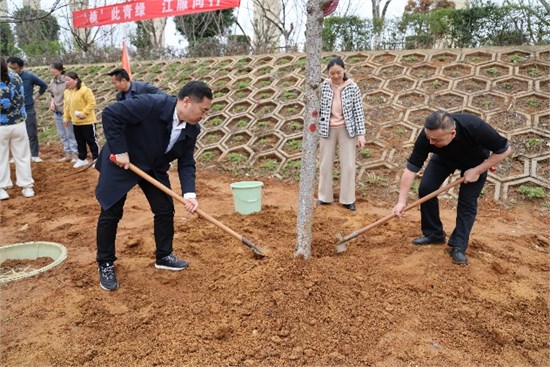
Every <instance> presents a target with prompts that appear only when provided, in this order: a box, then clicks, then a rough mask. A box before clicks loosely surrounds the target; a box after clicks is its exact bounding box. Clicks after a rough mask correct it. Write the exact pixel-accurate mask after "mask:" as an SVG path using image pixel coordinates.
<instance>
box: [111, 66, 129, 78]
mask: <svg viewBox="0 0 550 367" xmlns="http://www.w3.org/2000/svg"><path fill="white" fill-rule="evenodd" d="M107 75H109V76H113V75H114V76H115V79H116V80H119V81H120V80H121V79H126V80H127V81H130V75H128V72H127V71H126V69H123V68H116V69H114V70H112V71H111V72H109V73H107Z"/></svg>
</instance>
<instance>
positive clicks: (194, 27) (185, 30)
mask: <svg viewBox="0 0 550 367" xmlns="http://www.w3.org/2000/svg"><path fill="white" fill-rule="evenodd" d="M233 10H234V9H227V10H218V11H213V12H206V13H199V14H191V15H180V16H177V17H174V22H175V24H176V30H177V31H178V32H180V33H181V34H182V35H183V36H184V37H185V39H186V40H187V42H188V43H189V46H188V54H189V55H190V56H219V55H221V54H222V52H223V50H222V47H221V37H222V36H225V35H226V31H227V30H228V29H229V28H230V27H231V26H232V25H233V24H235V22H236V18H235V16H234V15H233Z"/></svg>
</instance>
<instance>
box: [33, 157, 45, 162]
mask: <svg viewBox="0 0 550 367" xmlns="http://www.w3.org/2000/svg"><path fill="white" fill-rule="evenodd" d="M31 162H33V163H42V162H44V161H43V160H42V158H40V157H31Z"/></svg>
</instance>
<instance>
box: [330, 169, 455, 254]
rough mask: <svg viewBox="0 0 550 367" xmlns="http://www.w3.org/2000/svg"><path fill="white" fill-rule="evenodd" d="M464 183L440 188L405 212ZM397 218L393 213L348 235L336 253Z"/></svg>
mask: <svg viewBox="0 0 550 367" xmlns="http://www.w3.org/2000/svg"><path fill="white" fill-rule="evenodd" d="M463 182H464V177H461V178H460V179H458V180H456V181H454V182H451V183H450V184H448V185H445V186H443V187H441V188H439V189H438V190H435V191H434V192H432V193H431V194H429V195H426V196H424V197H423V198H420V199H418V200H416V201H415V202H413V203H411V204H409V205H407V206H406V207H405V209H403V212H406V211H407V210H409V209H412V208H414V207H416V206H418V205H420V204H422V203H424V202H426V201H428V200H430V199H432V198H434V197H436V196H437V195H439V194H441V193H442V192H445V191H447V190H449V189H450V188H453V187H455V186H457V185H459V184H461V183H463ZM396 216H397V214H393V213H392V214H390V215H387V216H385V217H384V218H381V219H378V220H377V221H376V222H374V223H371V224H369V225H368V226H366V227H363V228H361V229H358V230H357V231H355V232H353V233H351V234H349V235H347V236H346V237H344V238H341V239H340V241H338V243H337V244H336V253H338V254H339V253H341V252H344V251H346V250H347V249H348V247H347V244H346V242H348V241H349V240H351V239H354V238H355V237H357V236H359V235H360V234H363V233H364V232H366V231H368V230H369V229H372V228H374V227H378V226H379V225H381V224H384V223H386V222H387V221H389V220H390V219H392V218H393V217H396Z"/></svg>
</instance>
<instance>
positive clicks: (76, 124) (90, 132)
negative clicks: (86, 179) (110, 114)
mask: <svg viewBox="0 0 550 367" xmlns="http://www.w3.org/2000/svg"><path fill="white" fill-rule="evenodd" d="M65 85H66V87H67V88H66V89H65V92H63V98H64V106H63V109H64V113H63V122H64V123H65V126H67V125H68V124H69V121H71V122H72V123H73V128H74V136H75V139H76V145H77V149H78V160H77V161H76V163H75V164H74V166H73V167H74V168H78V167H82V166H85V165H87V164H88V159H87V156H88V151H87V150H86V144H88V147H89V148H90V153H91V154H92V160H94V161H95V160H96V159H97V156H98V155H99V144H98V143H97V139H96V135H95V124H96V122H97V121H96V117H95V112H94V108H95V97H94V94H93V93H92V90H91V89H90V88H88V87H86V86H85V85H84V83H82V80H80V78H79V77H78V75H77V74H76V73H75V72H73V71H70V72H68V73H65Z"/></svg>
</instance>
